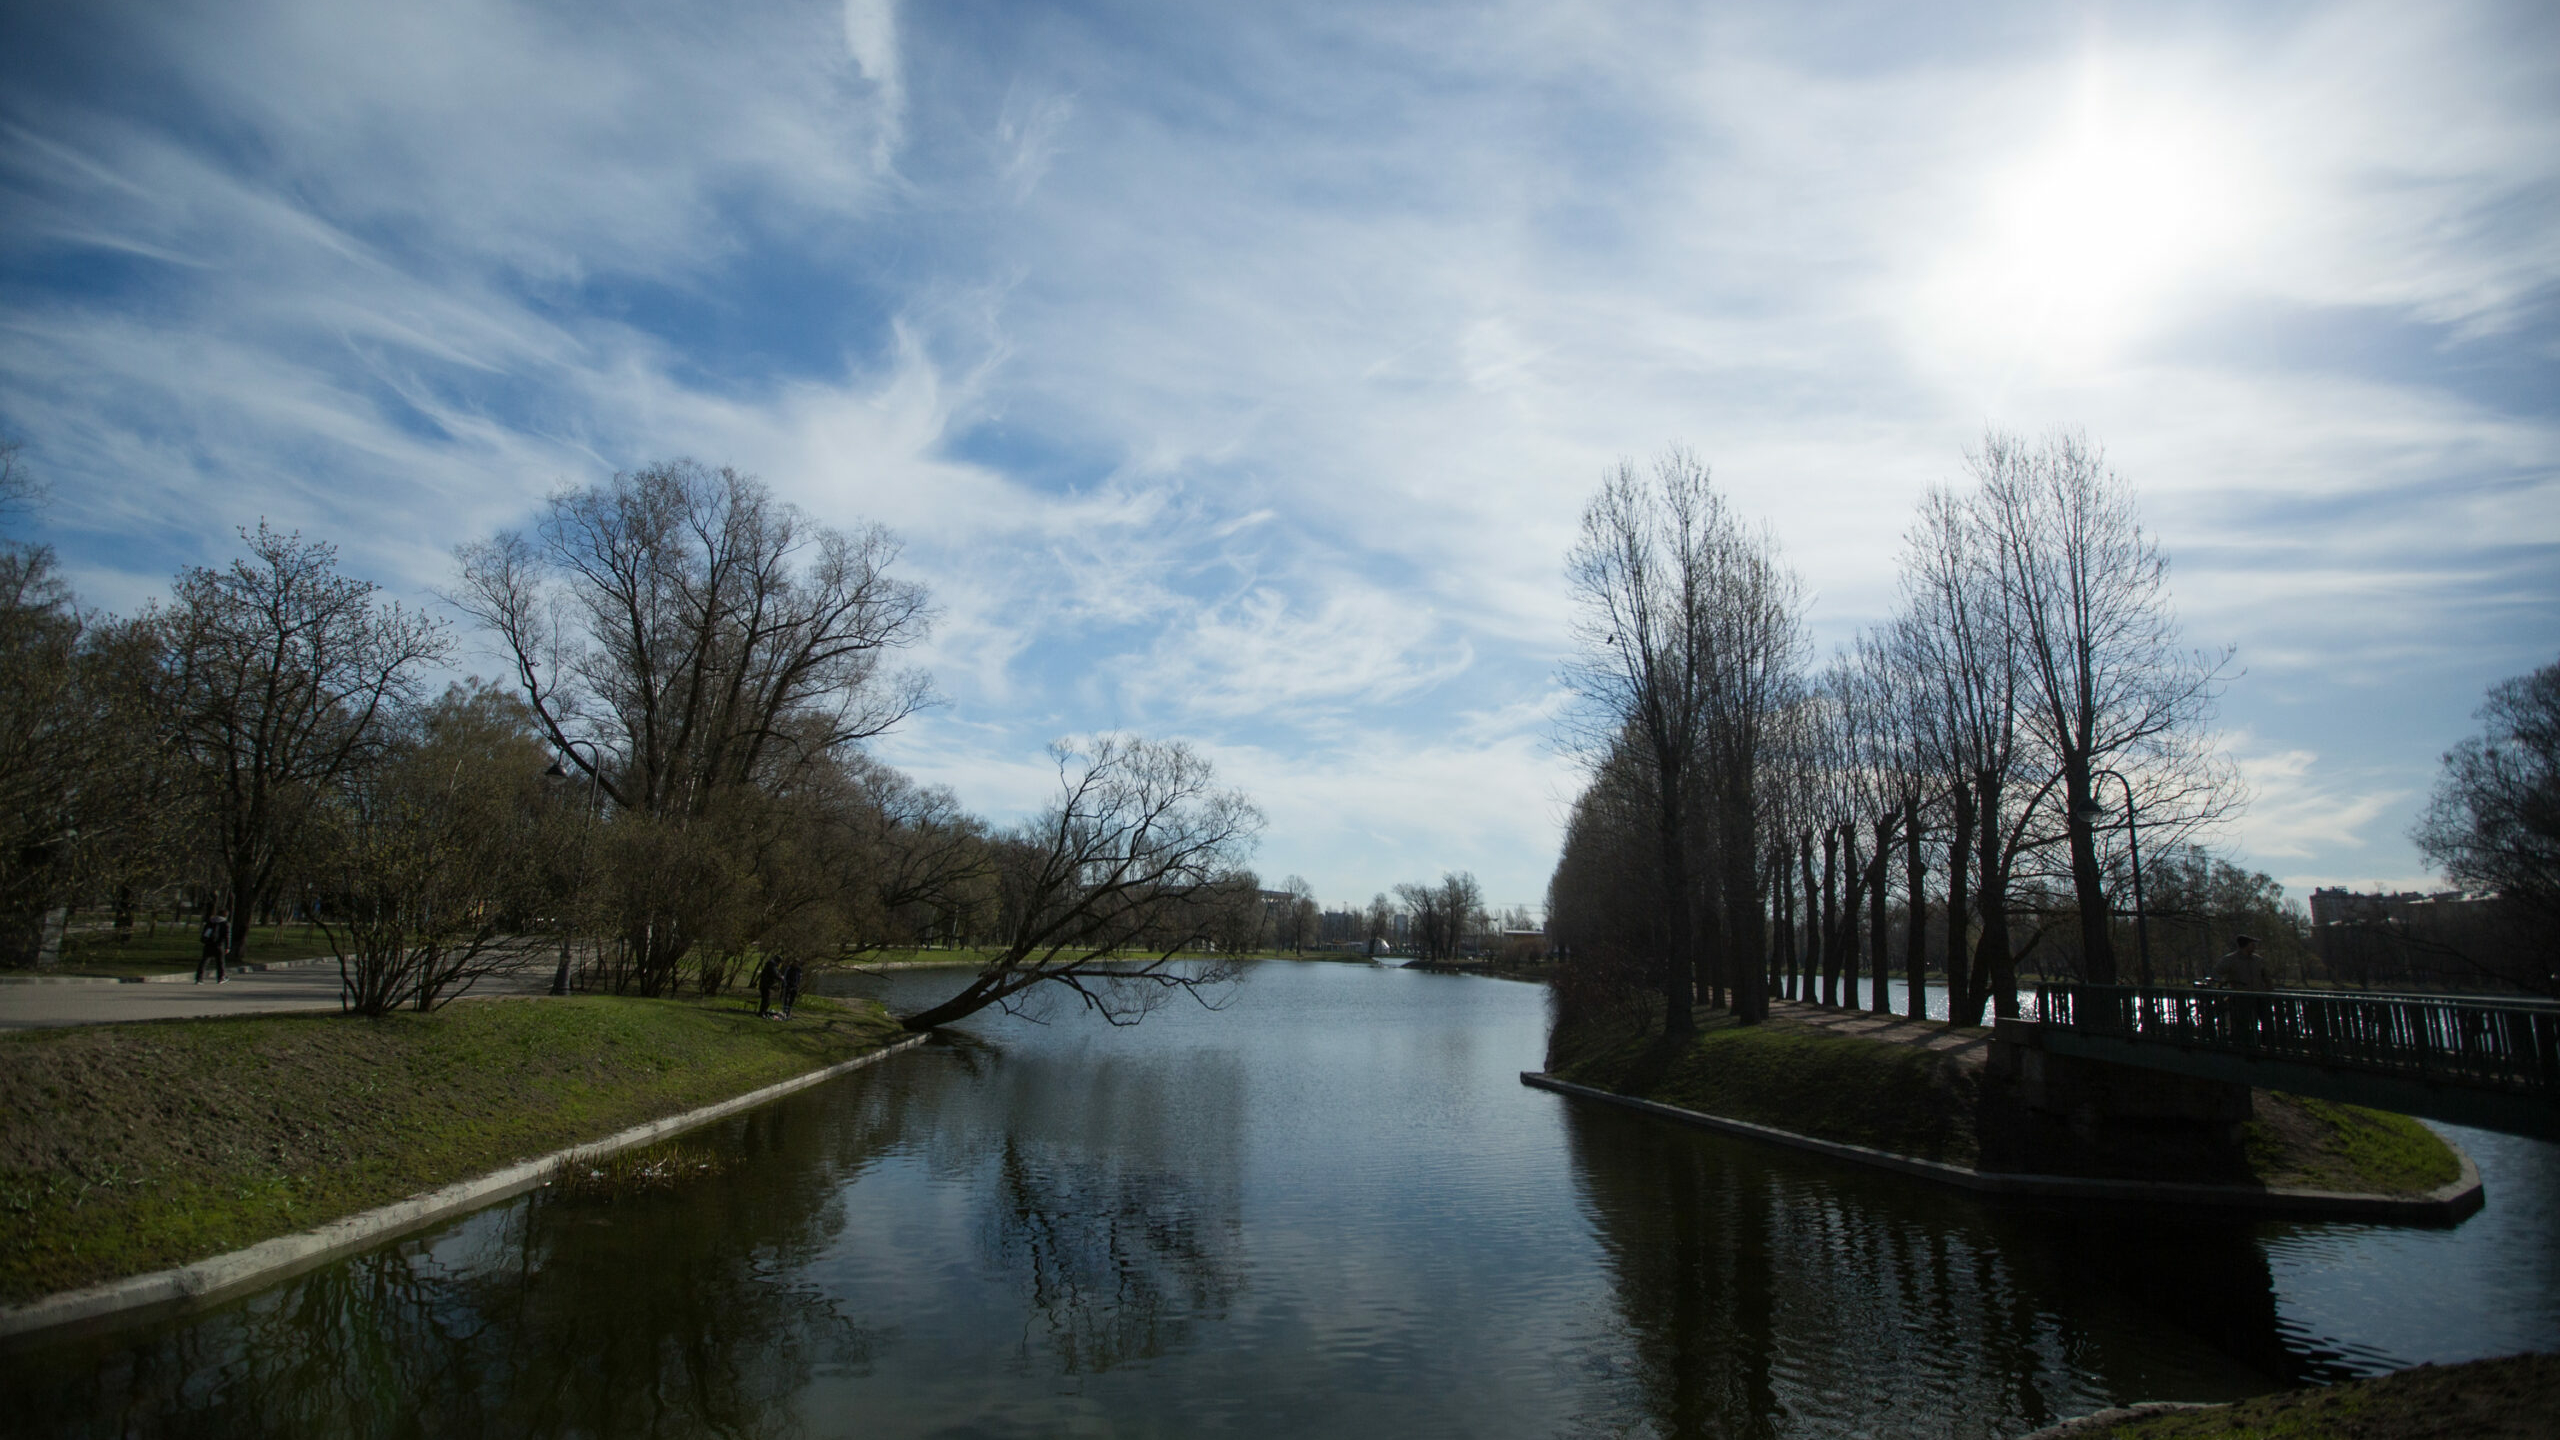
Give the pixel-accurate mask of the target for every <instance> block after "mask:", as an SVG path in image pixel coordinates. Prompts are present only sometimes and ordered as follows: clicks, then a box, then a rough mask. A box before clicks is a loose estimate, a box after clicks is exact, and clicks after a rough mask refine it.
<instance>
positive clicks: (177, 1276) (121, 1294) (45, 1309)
mask: <svg viewBox="0 0 2560 1440" xmlns="http://www.w3.org/2000/svg"><path fill="white" fill-rule="evenodd" d="M927 1038H929V1037H927V1036H923V1035H911V1036H908V1037H907V1038H906V1039H903V1040H899V1041H897V1042H895V1043H893V1044H890V1045H887V1046H884V1047H882V1048H880V1049H878V1050H874V1051H872V1052H871V1053H870V1054H868V1055H857V1056H855V1057H854V1058H852V1059H850V1060H846V1061H842V1062H840V1063H838V1064H834V1065H830V1066H827V1067H826V1068H825V1069H822V1070H812V1071H810V1072H809V1073H808V1074H806V1075H795V1076H793V1077H792V1078H791V1079H788V1080H785V1081H783V1082H781V1083H780V1084H777V1085H767V1086H765V1087H764V1088H763V1089H761V1090H750V1091H748V1092H747V1093H746V1094H744V1095H738V1096H733V1097H731V1098H730V1099H727V1100H722V1101H719V1102H717V1103H716V1104H711V1105H705V1106H703V1107H701V1108H700V1109H697V1110H687V1111H685V1112H684V1113H683V1114H681V1115H670V1116H668V1117H666V1118H665V1119H663V1120H652V1121H650V1122H648V1123H647V1124H645V1125H634V1126H632V1127H631V1128H630V1129H628V1130H624V1131H622V1132H620V1133H618V1134H614V1135H608V1136H606V1137H605V1138H604V1139H602V1140H593V1141H589V1142H588V1143H586V1144H584V1145H572V1146H570V1147H569V1148H568V1149H566V1150H559V1151H554V1152H553V1153H551V1154H549V1155H544V1156H541V1157H539V1158H537V1159H532V1160H525V1161H520V1162H518V1163H516V1164H514V1165H509V1166H507V1167H506V1168H505V1169H503V1170H492V1171H490V1172H489V1173H488V1174H486V1175H482V1176H479V1177H477V1178H474V1179H470V1180H463V1181H458V1182H456V1183H454V1184H451V1185H447V1186H445V1187H444V1188H442V1189H440V1190H430V1191H428V1192H427V1193H425V1194H423V1195H412V1196H410V1197H409V1198H408V1199H406V1200H398V1201H394V1202H393V1203H391V1204H389V1205H385V1206H382V1207H381V1208H379V1209H374V1210H367V1211H365V1212H364V1213H363V1214H361V1215H350V1216H348V1217H346V1218H345V1219H343V1220H333V1221H331V1222H329V1223H328V1224H326V1225H322V1226H320V1227H319V1228H317V1229H313V1230H305V1231H302V1232H301V1233H299V1234H295V1235H279V1236H277V1237H276V1238H275V1239H273V1240H261V1241H259V1242H258V1243H257V1244H255V1245H251V1246H249V1247H248V1248H246V1249H242V1250H234V1251H232V1252H231V1253H230V1254H228V1255H216V1256H214V1257H213V1258H212V1259H209V1260H198V1261H196V1262H195V1263H194V1264H192V1265H181V1266H179V1267H177V1268H176V1269H174V1270H155V1271H153V1272H151V1273H150V1274H148V1275H133V1276H128V1277H126V1278H125V1279H122V1280H110V1281H108V1282H107V1283H105V1284H103V1285H92V1286H90V1287H88V1288H87V1289H85V1290H66V1291H64V1292H63V1293H61V1294H59V1295H48V1296H46V1297H45V1298H43V1299H41V1300H37V1301H33V1302H31V1303H29V1304H25V1305H19V1306H14V1307H11V1308H8V1309H0V1340H17V1339H21V1338H23V1337H25V1336H29V1335H34V1334H37V1333H39V1332H42V1331H48V1330H60V1329H65V1328H69V1327H80V1328H97V1327H98V1326H99V1325H100V1324H101V1323H102V1322H109V1321H115V1322H121V1321H125V1320H130V1319H138V1318H141V1315H140V1314H139V1313H138V1312H146V1311H176V1310H184V1309H192V1308H194V1307H197V1306H201V1305H208V1304H212V1303H213V1302H215V1301H218V1300H222V1299H225V1298H228V1297H230V1296H232V1295H236V1294H238V1293H240V1292H241V1291H243V1290H248V1289H252V1288H256V1287H259V1286H264V1285H269V1284H272V1283H274V1282H275V1281H278V1280H281V1279H284V1278H285V1277H286V1276H289V1275H292V1274H294V1273H296V1272H298V1271H302V1270H308V1269H310V1268H312V1267H313V1266H316V1265H321V1264H325V1263H327V1262H328V1261H331V1260H334V1259H337V1258H338V1257H339V1256H341V1255H345V1254H348V1253H350V1252H352V1251H357V1250H362V1249H366V1248H368V1247H370V1246H374V1245H379V1244H381V1243H382V1242H383V1241H385V1240H389V1239H392V1238H394V1237H396V1236H399V1235H403V1234H406V1233H407V1232H409V1231H411V1230H416V1229H419V1228H421V1227H423V1226H427V1225H431V1224H434V1223H435V1222H437V1221H439V1220H447V1219H451V1218H452V1217H454V1216H456V1215H460V1214H463V1213H464V1212H466V1211H471V1210H477V1209H479V1208H481V1207H482V1206H486V1205H492V1204H495V1203H496V1202H498V1201H500V1200H504V1199H507V1198H508V1197H510V1196H514V1195H521V1194H523V1193H524V1192H525V1191H527V1190H530V1189H533V1188H534V1187H535V1186H537V1185H540V1184H541V1183H542V1182H543V1181H544V1180H545V1179H546V1178H548V1177H549V1176H550V1175H551V1173H552V1172H553V1171H554V1170H556V1169H557V1168H558V1167H560V1166H561V1165H564V1164H567V1163H570V1162H573V1161H578V1160H594V1159H598V1158H600V1157H602V1156H606V1155H611V1154H613V1153H614V1152H615V1151H618V1150H628V1149H630V1148H632V1147H633V1146H635V1145H646V1144H649V1143H650V1142H651V1141H655V1140H663V1139H666V1138H667V1137H668V1136H670V1135H676V1134H681V1133H682V1132H684V1131H687V1130H692V1129H695V1128H697V1127H699V1126H703V1125H708V1124H710V1123H711V1122H712V1121H714V1120H719V1119H724V1118H726V1117H728V1116H731V1115H735V1114H737V1113H738V1112H740V1111H742V1110H752V1109H754V1108H755V1107H756V1106H759V1105H762V1104H765V1103H766V1102H768V1101H772V1100H778V1099H781V1098H782V1097H783V1096H785V1095H788V1094H790V1093H792V1092H793V1091H795V1090H806V1089H808V1088H809V1087H810V1086H812V1085H818V1084H822V1083H824V1082H826V1081H829V1080H832V1079H834V1078H835V1077H837V1076H839V1075H842V1074H844V1073H846V1072H847V1071H850V1070H859V1069H861V1068H862V1067H864V1066H866V1065H875V1064H878V1063H879V1062H880V1061H882V1060H886V1059H887V1058H889V1057H890V1056H892V1055H895V1054H898V1053H899V1052H901V1051H905V1050H911V1049H913V1048H915V1047H916V1046H918V1045H921V1044H923V1043H924V1042H925V1041H926V1039H927Z"/></svg>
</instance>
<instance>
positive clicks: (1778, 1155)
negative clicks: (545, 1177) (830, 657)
mask: <svg viewBox="0 0 2560 1440" xmlns="http://www.w3.org/2000/svg"><path fill="white" fill-rule="evenodd" d="M872 983H874V984H875V985H877V986H878V987H879V988H881V989H883V990H889V991H894V992H896V993H895V995H894V996H893V998H894V999H896V1000H898V1001H900V1002H901V1003H907V1004H917V1003H922V1002H923V1001H924V1000H926V999H930V998H938V997H939V995H940V994H942V993H947V990H948V988H949V987H950V986H951V984H952V983H953V982H952V980H951V978H950V975H949V974H948V973H945V974H941V975H936V974H934V973H932V972H905V973H901V974H897V975H892V976H889V977H885V978H884V979H883V980H881V981H878V982H872ZM1544 1025H1545V997H1544V992H1543V991H1542V990H1541V989H1539V988H1537V987H1534V986H1530V985H1524V984H1518V983H1514V982H1510V981H1503V980H1491V979H1484V978H1480V977H1473V976H1454V975H1425V974H1419V973H1413V972H1405V971H1396V970H1385V969H1374V968H1370V967H1367V966H1357V965H1339V964H1319V963H1306V964H1293V963H1286V962H1270V963H1265V964H1261V965H1257V966H1255V967H1252V970H1251V973H1250V975H1249V978H1248V980H1247V983H1245V984H1243V985H1242V986H1240V987H1238V988H1237V989H1236V990H1234V991H1233V992H1232V1000H1231V1003H1230V1004H1229V1005H1228V1006H1227V1007H1226V1008H1225V1009H1224V1010H1222V1011H1218V1012H1214V1013H1212V1012H1207V1011H1203V1010H1200V1009H1198V1008H1196V1007H1193V1006H1190V1005H1188V1004H1178V1005H1176V1006H1173V1007H1171V1008H1168V1009H1166V1010H1164V1011H1162V1012H1160V1013H1158V1014H1157V1015H1155V1016H1153V1017H1151V1018H1150V1019H1148V1020H1147V1021H1146V1023H1145V1024H1143V1025H1141V1026H1138V1027H1135V1028H1130V1029H1114V1028H1111V1027H1108V1026H1106V1025H1104V1024H1102V1023H1100V1022H1099V1021H1097V1020H1095V1019H1093V1018H1091V1017H1089V1016H1086V1015H1084V1014H1081V1013H1077V1012H1073V1011H1061V1012H1059V1013H1057V1014H1055V1015H1053V1016H1051V1017H1050V1018H1049V1021H1048V1023H1045V1024H1037V1023H1031V1022H1029V1021H1026V1020H1022V1019H1016V1018H1008V1017H1002V1016H981V1017H978V1018H977V1019H975V1020H973V1021H971V1022H968V1023H967V1024H966V1025H965V1026H964V1027H963V1030H964V1031H965V1033H964V1034H962V1035H961V1036H959V1037H957V1038H956V1039H954V1040H952V1041H950V1042H948V1043H938V1044H935V1045H932V1046H929V1047H927V1048H925V1049H923V1050H919V1051H916V1052H913V1053H910V1054H908V1055H904V1056H900V1057H896V1058H893V1059H891V1060H889V1061H887V1062H885V1063H883V1064H882V1065H879V1066H877V1067H874V1068H872V1069H869V1070H865V1071H861V1072H857V1073H856V1074H854V1075H852V1076H849V1077H847V1078H845V1079H843V1080H840V1081H836V1082H831V1083H830V1084H827V1085H824V1086H820V1087H817V1088H815V1089H813V1090H810V1091H806V1092H803V1093H801V1094H800V1095H797V1096H794V1097H792V1098H790V1099H787V1100H784V1101H782V1102H779V1103H777V1104H774V1105H771V1106H768V1107H765V1108H763V1109H761V1110H759V1111H757V1112H756V1113H754V1114H751V1115H747V1116H743V1117H738V1118H736V1119H734V1120H732V1121H730V1122H727V1123H725V1124H723V1125H721V1126H718V1127H715V1128H713V1129H710V1130H706V1131H702V1132H697V1134H696V1135H695V1136H694V1137H692V1139H691V1140H690V1141H689V1142H687V1143H690V1144H693V1145H695V1146H697V1147H701V1148H706V1149H711V1150H715V1151H717V1152H719V1153H722V1154H724V1155H726V1156H728V1157H730V1158H731V1160H732V1161H733V1162H734V1163H732V1164H731V1165H730V1167H729V1168H728V1169H726V1170H725V1171H724V1172H721V1173H717V1174H713V1175H711V1176H708V1177H706V1178H702V1179H698V1180H695V1181H692V1182H689V1183H687V1184H686V1185H684V1186H682V1187H681V1188H679V1189H676V1190H674V1191H672V1192H669V1193H665V1194H659V1195H646V1196H641V1197H637V1198H628V1197H626V1198H625V1199H623V1200H621V1201H619V1202H616V1203H605V1202H601V1201H597V1200H591V1199H577V1198H572V1197H566V1196H561V1195H558V1194H554V1193H550V1192H537V1193H536V1194H534V1195H530V1196H526V1197H523V1198H520V1199H518V1200H515V1201H512V1202H509V1203H507V1204H504V1205H500V1206H497V1207H493V1208H492V1209H489V1210H485V1211H482V1212H480V1213H478V1214H476V1215H473V1216H470V1217H467V1218H465V1219H462V1220H459V1221H456V1222H453V1223H451V1224H449V1225H446V1226H444V1227H442V1228H440V1229H437V1230H434V1231H430V1232H426V1233H423V1234H420V1235H418V1236H414V1237H411V1238H409V1239H407V1240H404V1241H401V1242H398V1243H396V1244H392V1245H389V1246H385V1247H383V1248H381V1249H379V1250H376V1251H374V1252H371V1253H368V1254H365V1255H361V1256H358V1257H355V1258H352V1259H349V1260H347V1261H344V1262H341V1263H338V1264H334V1265H331V1266H328V1267H326V1268H323V1269H320V1270H317V1271H314V1272H312V1273H310V1274H307V1275H304V1276H301V1277H297V1278H295V1279H293V1280H290V1281H287V1282H285V1283H283V1284H280V1285H278V1286H275V1287H273V1288H271V1289H269V1290H267V1291H264V1292H262V1293H259V1294H256V1295H252V1296H248V1297H245V1298H243V1299H240V1300H237V1301H233V1302H231V1303H229V1304H227V1305H225V1306H223V1307H221V1308H219V1309H217V1310H215V1311H212V1312H210V1313H207V1314H203V1315H199V1316H196V1317H194V1318H191V1319H188V1320H185V1321H183V1322H163V1323H158V1324H151V1325H145V1326H142V1327H139V1328H133V1329H128V1330H124V1331H120V1332H116V1333H113V1334H109V1335H104V1336H97V1337H89V1338H83V1339H74V1340H68V1341H58V1342H54V1343H50V1344H46V1345H42V1346H38V1347H33V1348H26V1349H21V1350H18V1351H15V1352H13V1353H8V1354H5V1355H0V1396H5V1404H0V1430H6V1431H7V1432H9V1433H22V1434H31V1435H114V1434H171V1435H205V1436H233V1435H239V1436H247V1435H261V1436H268V1435H310V1436H320V1435H341V1434H375V1435H435V1436H452V1435H504V1436H526V1435H595V1436H607V1435H643V1434H645V1435H667V1436H681V1435H696V1434H703V1435H711V1434H719V1435H757V1436H763V1435H808V1436H838V1435H918V1436H953V1437H959V1436H987V1437H996V1436H1017V1435H1019V1436H1032V1435H1044V1436H1045V1435H1061V1434H1073V1435H1087V1434H1089V1435H1167V1436H1172V1435H1200V1434H1239V1435H1395V1436H1437V1435H1451V1436H1457V1435H1470V1436H1473V1435H1481V1436H1513V1435H1521V1436H1544V1435H1586V1434H1587V1435H1662V1436H1688V1435H1808V1436H1816V1435H1818V1436H1830V1435H1858V1434H1866V1435H1904V1434H1925V1435H1933V1436H2009V1435H2016V1434H2019V1433H2022V1432H2024V1431H2026V1430H2030V1429H2034V1428H2036V1427H2037V1426H2038V1425H2040V1424H2043V1423H2047V1422H2050V1421H2051V1420H2053V1419H2056V1418H2058V1417H2062V1416H2067V1415H2071V1414H2076V1413H2081V1412H2084V1411H2088V1410H2092V1409H2096V1408H2099V1407H2101V1406H2104V1405H2107V1404H2110V1403H2121V1402H2126V1401H2133V1400H2144V1399H2182V1400H2218V1399H2227V1398H2233V1397H2237V1396H2241V1395H2246V1394H2251V1393H2255V1392H2260V1391H2264V1390H2268V1389H2273V1388H2277V1387H2281V1386H2284V1385H2288V1384H2294V1383H2300V1382H2303V1381H2305V1380H2312V1379H2325V1378H2334V1377H2337V1376H2341V1375H2345V1374H2352V1373H2357V1372H2362V1371H2369V1370H2374V1369H2380V1368H2387V1367H2390V1366H2396V1365H2400V1364H2406V1363H2413V1362H2416V1361H2421V1360H2438V1361H2446V1360H2459V1359H2468V1358H2473V1357H2477V1356H2484V1355H2496V1354H2507V1353H2512V1352H2515V1351H2519V1350H2524V1349H2531V1348H2546V1349H2547V1348H2550V1347H2552V1346H2553V1345H2555V1344H2560V1147H2553V1146H2549V1145H2543V1144H2538V1143H2535V1142H2530V1141H2522V1140H2511V1139H2506V1138H2503V1137H2499V1136H2494V1135H2487V1134H2483V1133H2480V1132H2471V1131H2462V1132H2452V1133H2454V1134H2455V1135H2456V1138H2457V1139H2458V1141H2459V1142H2460V1143H2461V1144H2463V1145H2464V1146H2465V1147H2466V1148H2468V1149H2469V1150H2470V1151H2471V1153H2472V1155H2473V1156H2474V1158H2475V1159H2477V1160H2478V1162H2479V1163H2480V1166H2481V1169H2482V1171H2483V1172H2484V1174H2485V1177H2486V1180H2487V1184H2488V1195H2489V1204H2488V1208H2487V1209H2486V1210H2485V1211H2483V1212H2482V1213H2481V1214H2479V1215H2477V1216H2474V1217H2473V1218H2472V1219H2471V1220H2469V1221H2467V1222H2466V1223H2465V1224H2463V1225H2462V1226H2461V1227H2459V1228H2457V1229H2454V1230H2450V1231H2426V1230H2391V1229H2378V1228H2368V1227H2360V1226H2344V1225H2315V1224H2300V1223H2278V1222H2249V1221H2242V1220H2232V1219H2205V1218H2200V1217H2192V1216H2191V1217H2182V1218H2177V1219H2170V1220H2163V1219H2157V1218H2144V1217H2141V1216H2137V1215H2133V1214H2129V1213H2126V1212H2122V1211H2114V1210H2099V1211H2062V1210H2054V1209H2044V1208H2031V1207H2022V1206H2019V1205H2016V1204H2001V1203H1995V1202H1987V1201H1984V1200H1980V1199H1976V1198H1973V1197H1970V1196H1967V1195H1963V1194H1959V1193H1954V1192H1949V1191H1944V1190H1940V1189H1937V1188H1934V1187H1928V1186H1924V1185H1919V1184H1915V1183H1911V1182H1907V1181H1902V1180H1897V1179H1892V1178H1888V1177H1884V1176H1880V1175H1876V1174H1871V1173H1869V1172H1865V1171H1860V1170H1854V1169H1850V1168H1847V1167H1843V1166H1839V1165H1835V1164H1833V1163H1831V1162H1827V1161H1824V1160H1820V1159H1818V1158H1815V1157H1811V1156H1803V1155H1798V1154H1795V1153H1793V1152H1789V1151H1783V1150H1778V1149H1774V1148H1770V1147H1764V1146H1759V1145H1754V1144H1751V1143H1749V1142H1744V1141H1739V1140H1730V1139H1726V1138H1723V1137H1719V1136H1714V1135H1708V1134H1703V1133H1698V1132H1691V1131H1685V1130H1680V1129H1675V1128H1672V1127H1667V1126H1663V1125H1660V1124H1658V1123H1655V1122H1652V1121H1648V1120H1646V1119H1643V1118H1642V1117H1639V1116H1633V1115H1628V1114H1625V1113H1623V1112H1617V1111H1611V1110H1606V1109H1602V1108H1599V1107H1595V1106H1590V1105H1587V1104H1582V1103H1578V1102H1574V1101H1571V1100H1567V1099H1565V1098H1563V1097H1560V1096H1556V1095H1553V1094H1549V1093H1546V1092H1543V1091H1537V1090H1531V1089H1528V1088H1527V1087H1524V1086H1522V1085H1521V1084H1519V1082H1518V1072H1519V1071H1521V1070H1524V1069H1535V1068H1537V1067H1538V1064H1539V1060H1540V1052H1541V1048H1542V1039H1543V1033H1544Z"/></svg>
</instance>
